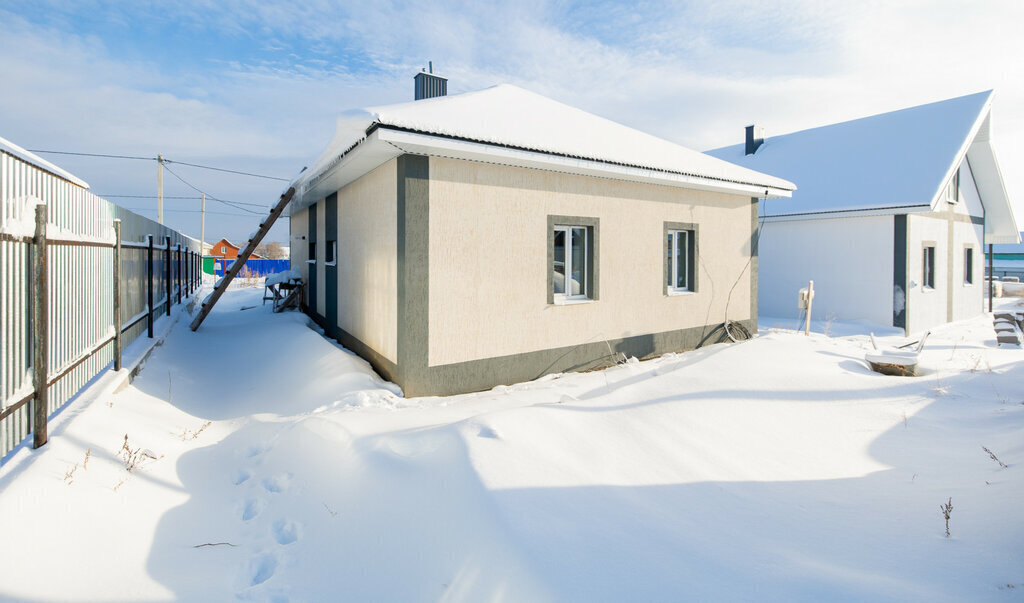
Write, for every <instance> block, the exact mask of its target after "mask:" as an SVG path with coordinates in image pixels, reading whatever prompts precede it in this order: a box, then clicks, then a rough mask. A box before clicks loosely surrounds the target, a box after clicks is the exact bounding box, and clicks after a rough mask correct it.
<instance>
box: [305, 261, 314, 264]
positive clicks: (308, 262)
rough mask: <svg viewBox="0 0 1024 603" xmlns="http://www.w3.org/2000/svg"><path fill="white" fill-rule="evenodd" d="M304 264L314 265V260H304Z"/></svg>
mask: <svg viewBox="0 0 1024 603" xmlns="http://www.w3.org/2000/svg"><path fill="white" fill-rule="evenodd" d="M306 263H307V264H315V263H316V260H306Z"/></svg>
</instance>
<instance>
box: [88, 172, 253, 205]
mask: <svg viewBox="0 0 1024 603" xmlns="http://www.w3.org/2000/svg"><path fill="white" fill-rule="evenodd" d="M168 171H170V170H168ZM96 196H97V197H103V198H104V199H106V198H108V197H109V198H111V199H116V198H121V199H159V197H158V196H156V195H101V194H97V195H96ZM206 197H207V198H208V199H212V198H213V197H210V195H206ZM164 199H191V200H194V201H196V200H199V199H202V197H168V196H167V195H164ZM216 200H217V201H220V199H216ZM228 203H235V204H237V205H250V206H252V207H259V208H263V209H268V207H267V206H266V205H263V204H262V203H246V202H245V201H228Z"/></svg>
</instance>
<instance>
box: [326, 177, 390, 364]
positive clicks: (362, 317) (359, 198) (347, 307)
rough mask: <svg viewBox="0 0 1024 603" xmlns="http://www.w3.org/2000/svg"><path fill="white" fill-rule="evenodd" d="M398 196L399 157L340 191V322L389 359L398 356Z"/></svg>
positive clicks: (339, 323)
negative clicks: (397, 159) (397, 160)
mask: <svg viewBox="0 0 1024 603" xmlns="http://www.w3.org/2000/svg"><path fill="white" fill-rule="evenodd" d="M397 199H398V175H397V162H396V161H395V160H391V161H389V162H387V163H385V164H384V165H382V166H380V167H378V168H377V169H375V170H373V171H372V172H370V173H369V174H367V175H365V176H363V177H362V178H360V179H358V180H356V181H355V182H353V183H351V184H349V185H348V186H346V187H345V188H343V189H341V190H340V191H338V326H339V327H341V328H342V329H344V330H345V331H347V332H348V333H350V334H351V335H353V336H354V337H356V338H357V339H359V340H360V341H362V342H363V343H365V344H366V345H368V346H370V347H371V348H373V349H374V350H375V351H376V352H377V353H379V354H380V355H382V356H384V357H385V358H387V359H388V360H390V361H391V362H397V361H398V238H397V237H398V202H397ZM325 285H326V284H325ZM324 288H326V286H325V287H324Z"/></svg>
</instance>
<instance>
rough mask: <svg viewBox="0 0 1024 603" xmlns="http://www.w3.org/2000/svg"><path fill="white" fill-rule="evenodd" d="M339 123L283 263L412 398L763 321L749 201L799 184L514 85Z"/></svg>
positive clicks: (346, 340) (295, 211)
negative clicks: (728, 325)
mask: <svg viewBox="0 0 1024 603" xmlns="http://www.w3.org/2000/svg"><path fill="white" fill-rule="evenodd" d="M422 77H434V76H431V75H429V74H420V75H418V76H417V83H418V84H419V80H420V79H421V78H422ZM417 89H418V90H419V89H420V86H419V85H418V86H417ZM442 94H443V92H442ZM349 117H350V118H349V119H348V120H347V121H345V122H343V123H342V124H341V125H340V126H339V134H338V136H336V139H335V142H334V143H333V144H332V145H331V146H330V147H329V148H328V150H327V151H325V152H324V153H323V155H321V157H320V159H318V161H317V162H316V164H314V166H313V167H312V168H310V169H308V170H306V171H305V172H304V173H303V174H302V175H300V177H299V178H298V179H297V180H296V181H295V182H294V183H293V185H294V186H295V187H296V191H297V192H296V195H295V199H294V200H293V201H292V204H291V207H290V215H291V220H290V222H291V235H292V236H291V260H292V266H294V267H297V268H300V269H301V272H302V274H303V278H304V280H305V282H306V283H307V287H308V291H307V296H306V299H307V301H308V305H309V308H308V312H309V314H310V315H311V316H312V317H313V318H314V319H315V320H316V321H317V322H318V323H319V324H321V325H323V326H324V328H325V330H326V332H327V334H328V335H329V336H331V337H334V338H337V339H338V340H339V341H340V342H341V343H342V344H344V345H345V346H346V347H348V348H349V349H351V350H353V351H355V352H356V353H358V354H359V355H361V356H363V357H364V358H366V359H367V360H369V361H370V363H371V364H372V365H373V366H374V367H375V369H376V370H377V371H378V372H380V373H381V374H382V375H384V376H385V377H387V378H388V379H391V380H392V381H394V382H396V383H398V384H399V385H401V386H402V388H403V389H404V391H405V393H406V395H433V394H437V395H441V394H450V393H456V392H466V391H475V390H481V389H486V388H490V387H493V386H495V385H498V384H503V383H506V384H507V383H516V382H520V381H524V380H529V379H534V378H536V377H539V376H541V375H544V374H547V373H554V372H562V371H572V370H583V369H588V368H593V367H600V366H607V365H609V364H612V363H613V362H614V361H615V359H616V358H621V354H626V355H630V356H636V357H640V358H642V357H647V356H651V355H656V354H661V353H664V352H669V351H678V350H685V349H692V348H694V347H697V346H698V345H699V344H700V343H701V341H702V339H705V338H707V337H708V335H709V333H711V332H712V331H713V330H714V327H715V325H721V324H722V323H723V321H725V320H726V319H727V318H728V319H729V320H731V321H736V322H737V323H739V324H742V325H744V326H745V327H746V328H747V329H749V330H751V331H753V330H755V329H756V323H757V317H756V313H755V309H756V302H757V289H756V282H757V281H756V273H757V262H756V258H753V257H752V255H751V241H752V239H753V235H754V233H755V231H756V228H757V207H758V199H759V198H764V197H765V196H766V195H767V196H769V197H788V196H789V195H790V191H791V190H793V188H794V186H793V185H792V184H791V183H789V182H787V181H785V180H782V179H779V178H774V177H771V176H766V175H764V174H760V173H757V172H754V171H751V170H748V169H745V168H741V167H738V166H735V165H731V164H729V163H726V162H724V161H720V160H718V159H714V158H712V157H709V156H707V155H704V154H701V153H698V152H696V151H692V150H689V149H686V148H683V147H680V146H678V145H676V144H673V143H670V142H667V141H665V140H662V139H659V138H656V137H654V136H650V135H648V134H644V133H642V132H639V131H637V130H633V129H631V128H628V127H626V126H623V125H620V124H617V123H614V122H611V121H608V120H606V119H603V118H600V117H597V116H595V115H591V114H589V113H586V112H584V111H581V110H579V109H575V108H573V107H569V106H567V105H564V104H561V103H558V102H555V101H553V100H551V99H548V98H545V97H543V96H539V95H537V94H534V93H531V92H528V91H526V90H522V89H520V88H517V87H514V86H507V85H502V86H496V87H493V88H488V89H485V90H480V91H476V92H469V93H465V94H460V95H454V96H441V97H439V98H428V99H425V100H418V101H416V102H409V103H403V104H398V105H391V106H386V107H380V108H377V109H375V110H373V112H372V113H365V114H360V115H356V116H353V115H352V114H349ZM737 330H738V329H737ZM718 334H719V335H721V333H720V332H719V333H718Z"/></svg>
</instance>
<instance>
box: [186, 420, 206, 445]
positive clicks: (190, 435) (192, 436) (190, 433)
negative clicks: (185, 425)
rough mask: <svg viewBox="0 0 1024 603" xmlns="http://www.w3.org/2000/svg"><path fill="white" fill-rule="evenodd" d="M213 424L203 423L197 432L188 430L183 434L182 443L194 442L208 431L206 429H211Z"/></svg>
mask: <svg viewBox="0 0 1024 603" xmlns="http://www.w3.org/2000/svg"><path fill="white" fill-rule="evenodd" d="M211 423H212V421H207V422H205V423H203V424H202V426H201V427H200V428H199V429H197V430H195V431H190V430H188V429H186V430H185V431H183V432H182V433H181V439H182V441H188V440H194V439H196V438H198V437H199V434H201V433H203V432H204V431H206V428H207V427H209V426H210V424H211Z"/></svg>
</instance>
